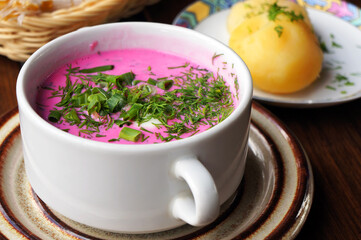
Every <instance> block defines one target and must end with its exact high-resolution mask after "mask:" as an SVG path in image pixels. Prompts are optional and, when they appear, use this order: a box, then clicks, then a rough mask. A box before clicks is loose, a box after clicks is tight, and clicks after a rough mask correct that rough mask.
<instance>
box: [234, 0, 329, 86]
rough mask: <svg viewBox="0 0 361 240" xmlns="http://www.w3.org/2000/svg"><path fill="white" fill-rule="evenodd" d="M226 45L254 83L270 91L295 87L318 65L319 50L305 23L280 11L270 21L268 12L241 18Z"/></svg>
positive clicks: (313, 75) (311, 77) (313, 74)
mask: <svg viewBox="0 0 361 240" xmlns="http://www.w3.org/2000/svg"><path fill="white" fill-rule="evenodd" d="M257 1H259V0H257ZM252 2H253V1H252ZM300 8H302V7H300ZM287 11H288V10H287ZM295 12H296V11H295ZM229 46H230V47H231V48H232V49H233V50H234V51H235V52H237V54H238V55H239V56H240V57H241V58H242V59H243V60H244V61H245V63H246V64H247V66H248V68H249V70H250V72H251V75H252V78H253V83H254V86H255V87H256V88H258V89H261V90H263V91H267V92H271V93H292V92H296V91H299V90H301V89H303V88H305V87H307V86H308V85H310V84H311V83H312V82H313V81H314V80H316V78H317V77H318V75H319V73H320V71H321V68H322V60H323V53H322V51H321V49H320V46H319V43H318V39H317V38H316V36H315V35H314V33H313V30H312V28H311V27H310V25H309V23H307V22H306V21H304V20H297V21H296V20H294V21H291V20H290V18H289V16H286V15H284V14H280V15H277V18H276V19H275V20H274V21H271V20H270V19H269V16H268V14H258V15H255V16H252V17H247V18H244V19H243V20H242V22H241V23H240V24H238V26H237V27H236V28H235V29H233V31H232V33H231V36H230V40H229Z"/></svg>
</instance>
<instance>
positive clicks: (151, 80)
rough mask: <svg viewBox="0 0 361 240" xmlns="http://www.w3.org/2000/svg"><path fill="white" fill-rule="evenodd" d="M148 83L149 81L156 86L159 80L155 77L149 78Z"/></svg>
mask: <svg viewBox="0 0 361 240" xmlns="http://www.w3.org/2000/svg"><path fill="white" fill-rule="evenodd" d="M147 83H149V84H150V85H153V86H155V85H157V80H155V79H153V78H148V81H147Z"/></svg>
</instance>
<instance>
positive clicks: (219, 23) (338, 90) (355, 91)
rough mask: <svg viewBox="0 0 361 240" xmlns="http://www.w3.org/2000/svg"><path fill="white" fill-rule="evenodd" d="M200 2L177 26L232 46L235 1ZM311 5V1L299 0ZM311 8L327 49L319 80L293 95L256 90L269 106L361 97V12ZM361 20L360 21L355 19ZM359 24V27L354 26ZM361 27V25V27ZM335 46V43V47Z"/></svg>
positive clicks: (333, 5)
mask: <svg viewBox="0 0 361 240" xmlns="http://www.w3.org/2000/svg"><path fill="white" fill-rule="evenodd" d="M229 2H230V3H229V4H228V5H225V3H223V2H222V1H216V3H210V2H209V1H196V2H195V3H193V4H191V5H190V6H188V7H187V8H186V9H185V10H184V11H183V12H181V13H179V15H178V16H177V18H176V19H175V20H174V22H173V24H175V25H179V26H184V27H188V28H193V29H194V30H196V31H199V32H201V33H204V34H206V35H209V36H211V37H213V38H216V39H218V40H219V41H221V42H223V43H224V44H226V45H227V44H228V40H229V33H228V31H227V28H226V26H227V25H226V21H227V17H228V14H229V12H230V7H231V5H232V4H233V3H234V2H237V1H235V0H233V1H232V0H231V1H229ZM298 2H299V3H303V4H306V5H307V1H302V0H301V1H298ZM317 4H321V3H314V5H307V11H308V14H309V17H310V19H311V22H312V24H313V27H314V31H315V33H316V35H317V36H318V37H319V38H320V40H321V42H323V43H324V44H325V46H327V49H328V50H329V52H328V53H325V54H324V61H323V69H322V72H321V74H320V77H319V79H317V80H316V81H315V82H314V83H313V84H311V85H310V86H309V87H307V88H306V89H304V90H302V91H299V92H296V93H293V94H284V95H282V94H271V93H267V92H263V91H261V90H259V89H254V92H253V95H254V98H255V99H257V100H259V101H263V102H265V103H268V104H273V105H278V106H286V107H302V108H305V107H325V106H331V105H335V104H340V103H345V102H348V101H351V100H354V99H358V98H360V97H361V69H360V59H361V42H360V39H361V31H360V29H358V28H357V27H356V26H358V25H357V22H359V23H358V24H359V25H361V16H360V13H361V10H360V9H359V8H357V7H356V6H355V5H353V4H350V3H346V2H342V4H343V5H340V6H339V5H338V4H339V3H337V2H336V1H335V0H328V1H325V2H324V3H323V4H324V5H323V6H320V5H317ZM358 18H359V19H360V21H356V20H355V19H358ZM352 24H355V25H352ZM358 27H359V28H361V26H358ZM333 43H334V44H333ZM337 76H344V77H346V79H343V78H342V77H341V78H340V77H337Z"/></svg>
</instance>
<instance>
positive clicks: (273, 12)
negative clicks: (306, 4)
mask: <svg viewBox="0 0 361 240" xmlns="http://www.w3.org/2000/svg"><path fill="white" fill-rule="evenodd" d="M286 9H287V7H282V6H279V5H278V4H277V2H275V3H273V4H271V5H269V9H268V19H269V20H270V21H273V22H274V21H276V20H277V16H279V15H284V16H286V17H288V18H289V20H290V21H291V22H293V21H298V20H303V19H304V16H303V15H302V14H301V13H300V14H298V15H297V14H296V13H295V12H294V11H293V10H291V11H287V10H286ZM274 29H275V31H276V33H277V34H278V37H281V35H282V33H283V27H282V26H281V25H277V26H276V27H275V28H274Z"/></svg>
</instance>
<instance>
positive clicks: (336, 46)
mask: <svg viewBox="0 0 361 240" xmlns="http://www.w3.org/2000/svg"><path fill="white" fill-rule="evenodd" d="M332 47H335V48H342V46H341V45H340V44H338V43H336V42H334V41H332Z"/></svg>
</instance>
